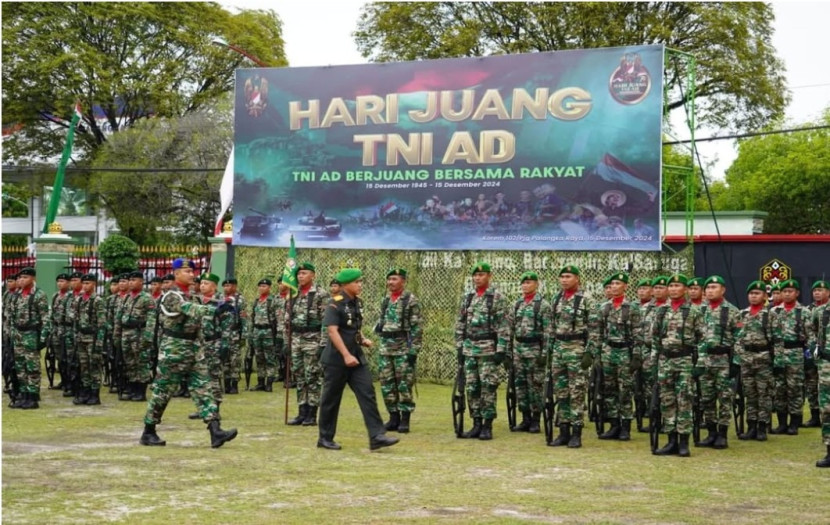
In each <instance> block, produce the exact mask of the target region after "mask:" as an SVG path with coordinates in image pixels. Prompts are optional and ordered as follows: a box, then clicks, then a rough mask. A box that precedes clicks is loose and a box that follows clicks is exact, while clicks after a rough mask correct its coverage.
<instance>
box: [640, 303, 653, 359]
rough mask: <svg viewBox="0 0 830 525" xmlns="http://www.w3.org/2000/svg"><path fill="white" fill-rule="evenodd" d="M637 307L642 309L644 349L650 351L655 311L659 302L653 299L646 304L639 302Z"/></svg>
mask: <svg viewBox="0 0 830 525" xmlns="http://www.w3.org/2000/svg"><path fill="white" fill-rule="evenodd" d="M637 309H638V310H640V330H641V331H642V333H643V349H644V351H646V352H647V351H648V350H649V349H650V348H651V324H652V323H653V322H654V311H655V310H656V309H657V302H656V301H655V300H654V299H652V300H651V301H649V302H647V303H646V304H640V302H639V301H638V302H637Z"/></svg>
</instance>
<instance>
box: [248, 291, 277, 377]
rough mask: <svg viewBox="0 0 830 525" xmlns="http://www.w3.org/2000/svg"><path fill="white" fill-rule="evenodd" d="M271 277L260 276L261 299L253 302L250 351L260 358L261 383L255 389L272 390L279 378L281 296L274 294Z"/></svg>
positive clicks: (249, 327) (249, 335)
mask: <svg viewBox="0 0 830 525" xmlns="http://www.w3.org/2000/svg"><path fill="white" fill-rule="evenodd" d="M271 284H272V283H271V279H260V280H259V283H257V286H258V287H259V298H258V299H257V300H256V301H254V303H253V304H252V305H251V322H250V323H249V324H248V352H253V355H254V356H255V357H256V375H257V384H256V386H255V387H254V388H252V389H251V390H252V391H255V392H272V391H273V386H272V385H273V384H274V381H275V380H276V378H277V355H276V353H277V330H278V329H279V326H278V325H279V322H278V319H279V317H277V315H278V312H277V302H278V300H277V298H276V297H274V296H273V295H271Z"/></svg>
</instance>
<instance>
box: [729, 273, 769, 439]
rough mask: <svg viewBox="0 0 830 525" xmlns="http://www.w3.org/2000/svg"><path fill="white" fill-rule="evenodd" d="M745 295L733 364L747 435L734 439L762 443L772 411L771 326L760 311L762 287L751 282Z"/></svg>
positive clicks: (763, 292)
mask: <svg viewBox="0 0 830 525" xmlns="http://www.w3.org/2000/svg"><path fill="white" fill-rule="evenodd" d="M746 293H747V296H748V300H749V307H747V308H744V309H743V310H741V314H740V319H739V323H738V324H739V326H740V327H741V328H740V330H739V332H738V339H737V341H736V344H735V358H736V359H735V361H736V362H737V363H738V364H739V365H740V366H741V381H742V382H743V387H744V398H745V399H746V421H747V431H746V433H744V434H741V435H740V436H738V439H741V440H749V439H757V440H758V441H766V440H767V425H768V423H769V421H770V412H771V411H772V397H771V396H770V394H771V393H772V387H771V385H772V384H773V380H772V322H771V315H770V313H769V311H768V310H767V309H766V308H764V301H765V300H766V295H767V294H766V285H765V284H764V283H763V282H762V281H753V282H751V283H749V286H747V288H746Z"/></svg>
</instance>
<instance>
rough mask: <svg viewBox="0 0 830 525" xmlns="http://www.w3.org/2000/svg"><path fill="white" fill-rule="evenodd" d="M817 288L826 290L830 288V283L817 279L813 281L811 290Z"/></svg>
mask: <svg viewBox="0 0 830 525" xmlns="http://www.w3.org/2000/svg"><path fill="white" fill-rule="evenodd" d="M816 288H824V289H825V290H827V289H830V284H828V283H827V281H816V282H814V283H813V286H812V287H811V288H810V290H815V289H816Z"/></svg>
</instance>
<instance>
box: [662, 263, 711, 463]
mask: <svg viewBox="0 0 830 525" xmlns="http://www.w3.org/2000/svg"><path fill="white" fill-rule="evenodd" d="M668 292H669V299H670V302H669V304H664V305H662V306H660V307H658V308H657V309H656V311H655V312H654V321H653V322H652V331H651V338H652V342H651V349H652V350H651V351H652V356H653V357H654V359H656V360H657V364H658V377H657V381H658V382H659V386H660V411H661V412H662V415H663V421H664V423H663V431H665V432H667V433H668V435H669V442H668V443H667V444H666V446H664V447H663V448H661V449H659V450H657V451H655V454H656V455H658V456H667V455H672V454H678V455H680V456H681V457H689V456H690V455H691V452H690V451H689V435H690V434H691V433H692V425H693V421H692V402H693V397H694V392H693V388H694V386H693V381H692V380H693V377H694V376H697V377H699V375H700V374H701V372H702V371H703V368H696V369H694V370H693V364H694V358H695V354H696V352H698V351H699V345H701V343H702V341H703V338H704V335H705V326H704V324H703V314H701V312H700V310H699V309H697V308H694V307H692V305H691V303H689V302H688V301H687V300H686V277H685V276H684V275H682V274H675V275H672V276H671V277H669V279H668Z"/></svg>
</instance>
